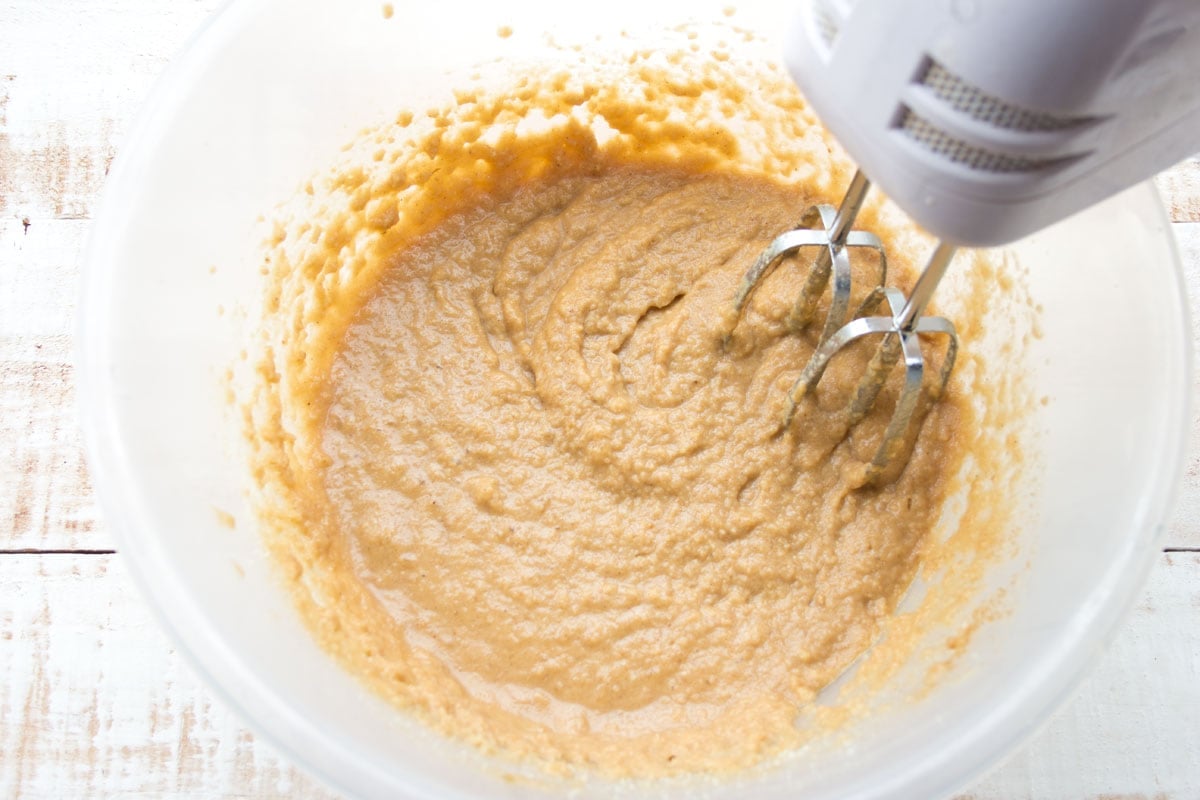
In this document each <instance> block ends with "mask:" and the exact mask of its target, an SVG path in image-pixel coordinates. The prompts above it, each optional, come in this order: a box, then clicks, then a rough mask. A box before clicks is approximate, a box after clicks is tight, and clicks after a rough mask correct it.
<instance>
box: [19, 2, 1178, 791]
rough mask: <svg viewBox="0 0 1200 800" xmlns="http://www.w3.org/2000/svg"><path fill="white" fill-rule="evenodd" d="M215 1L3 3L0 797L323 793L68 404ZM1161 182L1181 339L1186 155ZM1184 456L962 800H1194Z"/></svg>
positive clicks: (72, 399) (217, 3) (71, 401)
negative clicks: (127, 202) (154, 86)
mask: <svg viewBox="0 0 1200 800" xmlns="http://www.w3.org/2000/svg"><path fill="white" fill-rule="evenodd" d="M219 5H220V0H91V2H88V1H86V0H79V1H78V2H68V1H67V0H0V797H20V798H88V797H131V796H140V797H154V798H211V797H245V798H270V797H293V798H327V797H333V795H332V794H330V793H329V792H328V791H327V790H325V789H323V788H321V787H320V786H319V785H318V784H317V783H316V782H315V781H313V780H312V779H311V778H308V777H306V776H305V775H304V774H303V773H301V772H300V771H299V770H297V769H296V768H294V767H293V766H291V765H289V764H288V763H287V762H285V761H284V760H283V759H281V758H280V757H279V756H278V755H276V754H275V753H274V752H273V750H272V749H271V748H270V746H269V745H267V744H265V743H263V742H261V741H259V740H257V739H256V738H255V737H254V736H253V735H252V734H251V733H250V732H248V731H247V729H246V727H245V726H244V725H243V723H242V722H241V721H240V720H239V719H237V718H236V717H235V716H234V715H233V714H232V712H230V711H229V710H227V709H226V708H225V707H224V706H223V705H222V703H221V702H220V701H219V700H218V699H217V698H215V697H214V696H213V694H212V692H211V691H210V690H209V689H208V688H207V687H205V686H204V685H202V684H201V683H200V682H199V681H198V680H197V678H196V677H195V676H194V675H193V674H192V673H191V671H190V669H189V668H188V666H187V665H186V664H184V663H183V662H182V660H181V658H180V657H179V656H178V655H177V654H176V653H175V652H174V650H173V649H172V647H171V644H170V642H169V641H168V640H167V638H166V637H165V635H164V634H163V633H161V632H160V631H159V629H158V627H157V624H156V623H155V621H154V619H153V617H152V614H151V612H150V610H149V609H148V608H147V606H146V605H145V604H144V603H143V601H142V600H141V598H140V597H139V596H138V595H137V593H136V591H135V590H134V588H133V586H132V584H131V582H130V580H129V578H128V576H127V575H126V574H125V572H124V570H123V568H122V562H121V556H120V554H113V553H112V552H111V551H112V548H113V544H112V540H111V539H110V537H109V534H108V532H107V529H106V528H105V525H104V523H103V521H102V520H101V519H100V517H99V514H98V510H97V507H96V503H95V500H94V498H93V496H92V491H91V486H90V484H89V480H88V475H87V469H86V465H85V462H84V458H83V453H82V447H81V441H80V434H79V429H78V423H77V421H76V413H75V408H74V402H75V398H74V390H73V384H72V380H73V377H72V373H73V369H72V365H71V360H72V330H73V324H74V310H75V295H76V291H77V289H76V284H77V280H78V274H79V257H80V250H81V247H82V243H83V240H84V237H85V236H86V234H87V231H88V229H89V225H90V216H91V214H92V212H93V210H94V208H95V204H96V198H97V194H98V192H99V189H100V187H101V186H102V184H103V180H104V175H105V172H106V170H107V168H108V165H109V164H110V163H111V161H112V158H113V156H114V154H115V153H116V151H117V148H118V146H119V140H120V137H121V134H122V132H123V131H124V130H126V128H127V127H128V124H129V122H130V120H131V118H132V116H133V115H134V114H135V113H136V112H137V109H138V107H139V106H140V103H141V101H142V99H143V97H144V96H145V94H146V92H147V91H148V90H149V88H150V85H151V83H152V82H153V80H154V78H155V77H156V76H157V75H158V74H159V73H160V72H161V71H162V69H163V67H164V66H165V65H166V63H167V61H168V59H169V57H170V55H171V54H173V53H175V52H177V51H178V49H179V48H180V47H181V46H182V45H183V43H184V42H185V40H186V38H187V37H188V35H189V34H190V33H191V32H192V31H193V30H194V29H195V28H196V27H197V26H198V25H199V24H200V23H201V22H202V21H203V19H204V18H205V17H206V16H207V14H208V13H210V12H211V11H212V10H213V9H215V8H216V7H217V6H219ZM1158 182H1159V186H1160V188H1161V189H1162V190H1163V193H1164V196H1165V197H1166V199H1167V202H1168V206H1169V209H1170V213H1171V216H1172V219H1173V220H1174V221H1175V222H1176V224H1175V230H1176V233H1177V236H1178V239H1179V243H1180V246H1181V251H1182V253H1183V258H1184V263H1185V265H1186V270H1187V279H1188V284H1189V292H1190V295H1191V297H1192V298H1193V302H1192V306H1193V320H1194V324H1196V322H1195V320H1197V319H1200V314H1198V313H1196V312H1197V310H1200V301H1198V298H1200V160H1198V159H1190V160H1188V161H1186V162H1184V163H1183V164H1181V165H1179V166H1178V167H1176V168H1175V169H1173V170H1171V171H1170V172H1168V173H1165V174H1164V175H1163V176H1160V178H1159V181H1158ZM1195 330H1196V341H1197V342H1198V343H1200V325H1197V327H1196V329H1195ZM1194 394H1197V393H1194ZM1197 411H1198V412H1200V409H1197ZM1191 441H1192V448H1191V457H1190V462H1189V466H1188V470H1187V476H1186V478H1185V481H1184V485H1183V487H1182V489H1181V493H1180V501H1179V505H1178V509H1177V512H1176V514H1175V516H1174V518H1173V521H1172V523H1171V525H1170V527H1169V532H1168V539H1167V548H1168V550H1170V551H1172V552H1164V553H1163V555H1162V556H1161V557H1160V559H1159V563H1158V565H1157V567H1156V569H1155V571H1154V573H1153V574H1152V576H1151V579H1150V583H1149V586H1148V587H1147V589H1146V590H1145V592H1144V595H1143V599H1142V601H1141V603H1140V604H1139V606H1138V608H1137V610H1136V611H1135V612H1134V614H1133V616H1132V617H1131V619H1130V620H1129V621H1128V623H1127V624H1126V625H1125V627H1124V629H1123V631H1122V633H1121V634H1120V636H1119V637H1118V638H1117V640H1116V641H1115V643H1114V644H1113V646H1112V647H1111V648H1110V650H1109V651H1108V653H1107V654H1106V655H1105V656H1104V657H1103V658H1102V659H1101V660H1100V661H1099V663H1098V664H1097V667H1096V669H1095V672H1094V673H1093V674H1092V676H1091V677H1090V678H1089V680H1088V681H1087V682H1086V683H1085V684H1084V685H1083V687H1082V688H1081V689H1080V690H1079V692H1078V693H1077V695H1076V696H1075V698H1074V700H1073V701H1072V702H1071V703H1070V704H1069V705H1068V706H1067V707H1066V708H1064V709H1063V710H1062V711H1060V712H1059V713H1058V714H1057V715H1056V716H1055V717H1054V718H1053V720H1052V721H1051V722H1050V723H1049V725H1048V726H1047V727H1046V728H1045V729H1044V730H1043V731H1042V732H1041V733H1039V734H1038V735H1037V736H1036V737H1035V738H1034V739H1033V740H1032V741H1031V742H1030V743H1029V744H1028V745H1027V746H1026V747H1024V748H1023V749H1022V750H1021V751H1020V752H1019V753H1018V754H1017V755H1015V756H1014V757H1012V758H1011V759H1010V760H1009V761H1007V762H1006V763H1005V764H1003V765H1002V766H1000V767H999V768H998V769H997V770H995V771H994V772H993V773H992V774H991V775H989V776H988V777H987V778H985V779H984V780H982V781H980V782H979V783H978V784H977V785H976V786H975V787H973V788H971V789H969V790H968V791H967V792H965V793H964V794H963V795H962V797H963V798H964V799H965V798H973V800H1023V799H1026V798H1027V799H1028V800H1059V799H1060V798H1061V799H1062V800H1074V799H1075V798H1110V799H1115V798H1128V799H1129V800H1132V798H1145V799H1147V800H1150V799H1151V798H1154V799H1158V798H1172V800H1194V799H1195V798H1200V417H1197V419H1196V423H1195V424H1194V425H1193V428H1192V433H1191Z"/></svg>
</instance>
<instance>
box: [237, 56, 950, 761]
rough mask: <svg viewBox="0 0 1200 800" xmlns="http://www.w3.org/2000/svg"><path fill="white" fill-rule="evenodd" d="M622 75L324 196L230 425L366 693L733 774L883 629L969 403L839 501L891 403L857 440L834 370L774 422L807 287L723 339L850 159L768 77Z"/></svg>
mask: <svg viewBox="0 0 1200 800" xmlns="http://www.w3.org/2000/svg"><path fill="white" fill-rule="evenodd" d="M630 63H631V64H632V66H630V65H629V64H625V65H622V69H624V70H626V72H627V75H626V77H627V80H626V82H625V84H624V85H623V86H622V87H620V88H614V87H613V84H612V83H611V82H609V81H605V80H597V81H595V82H594V83H586V82H585V83H583V84H575V83H572V81H575V80H577V79H576V78H575V77H573V76H572V77H567V76H562V75H558V76H555V75H552V76H547V77H545V78H544V79H539V80H540V81H541V82H539V81H538V80H535V79H532V78H526V79H524V80H525V83H524V84H522V88H524V89H529V91H524V92H517V93H515V94H509V95H505V96H503V97H502V98H500V99H495V98H489V97H486V96H484V95H482V94H481V95H478V96H470V97H468V98H467V99H466V100H465V101H464V100H463V98H460V102H459V103H458V104H457V105H456V106H455V107H454V108H452V109H447V110H445V111H444V112H437V113H433V112H431V115H430V116H431V119H432V123H431V124H430V125H429V126H428V127H427V128H426V129H423V130H420V129H417V127H418V126H417V125H415V124H414V123H413V121H412V118H411V117H410V116H408V115H403V116H402V117H401V118H400V120H398V122H397V126H395V127H394V128H392V129H389V130H385V131H380V132H375V133H374V134H371V135H370V136H368V137H367V139H366V140H365V144H364V145H362V146H361V147H360V148H359V150H358V151H355V152H358V153H360V155H359V157H361V154H368V159H369V160H365V163H366V164H367V166H365V167H362V166H347V167H344V168H342V169H340V170H335V171H334V172H333V173H331V175H332V177H328V178H326V179H324V180H323V181H317V182H315V184H314V185H310V187H309V188H308V191H309V193H310V194H311V195H312V196H313V197H315V198H317V200H316V201H315V203H314V205H313V206H312V207H310V208H309V209H308V210H307V211H306V212H305V214H307V215H308V216H298V217H297V218H296V219H297V221H294V222H292V223H291V224H290V225H286V224H285V225H281V226H280V228H279V230H278V232H277V235H276V239H275V247H274V249H273V250H272V252H271V254H270V256H269V259H268V264H269V265H268V268H267V272H268V274H269V279H268V280H269V283H270V286H271V288H270V290H269V292H268V300H267V316H266V321H265V322H264V340H263V341H264V349H263V353H264V355H263V358H262V360H261V362H260V363H259V365H258V374H259V390H258V392H257V393H256V395H255V398H254V402H253V403H251V404H250V405H249V406H248V420H249V422H250V428H251V431H252V438H253V440H254V442H255V445H256V448H257V449H256V462H255V463H256V469H257V474H256V475H257V482H258V484H259V485H260V487H263V498H261V500H260V506H261V511H262V514H263V517H264V519H265V521H266V523H267V528H268V540H269V542H270V544H271V546H272V549H273V551H274V552H275V554H276V555H277V557H278V558H279V559H280V561H281V563H283V564H284V565H285V571H286V573H287V577H288V580H289V581H290V582H291V583H292V585H293V586H294V588H295V594H296V597H297V602H298V604H299V606H300V608H301V610H302V612H303V613H304V615H305V617H306V619H307V620H308V622H309V624H310V626H311V627H312V628H313V630H314V633H315V634H316V635H317V636H318V637H319V638H320V640H321V641H322V643H323V644H324V646H326V647H327V648H328V649H329V650H330V651H332V652H333V653H335V654H336V655H337V656H338V657H339V658H340V659H341V660H342V661H343V662H344V663H345V664H346V665H347V666H348V668H350V669H352V670H354V671H355V672H356V673H357V674H359V675H360V676H362V677H363V678H364V679H365V680H367V681H368V682H369V683H370V684H371V685H372V686H374V687H375V688H376V689H377V690H378V691H380V692H382V693H383V694H384V695H385V696H387V697H389V698H391V699H392V700H394V701H395V702H396V703H397V704H399V705H401V706H403V707H405V708H409V709H412V710H415V711H416V712H417V713H419V714H420V715H421V716H422V717H423V718H424V719H425V720H427V721H428V722H430V723H431V724H433V725H435V726H437V727H439V728H440V729H442V730H444V731H447V732H449V733H451V734H452V735H455V736H458V737H461V738H465V739H468V740H470V741H473V742H475V743H476V744H478V745H479V746H481V747H483V748H485V749H487V750H490V751H499V752H502V753H504V754H506V755H509V756H516V757H522V758H531V759H533V760H535V761H536V762H538V763H540V764H541V765H543V766H546V767H547V768H550V769H577V768H584V767H586V768H590V769H595V770H598V771H600V772H602V773H605V774H609V775H634V776H655V775H665V774H674V773H680V772H690V771H724V770H729V769H736V768H741V767H745V766H748V765H751V764H754V763H757V762H759V761H761V760H762V759H764V758H766V757H768V756H770V755H772V754H774V753H777V752H779V751H780V750H782V749H784V748H787V747H789V746H793V745H795V744H796V743H797V742H798V741H799V734H798V732H797V730H796V727H795V725H794V720H795V718H796V715H797V712H798V710H799V709H801V708H802V707H804V706H805V704H808V703H810V702H811V701H812V699H813V698H814V696H815V695H816V693H817V692H818V691H819V690H820V689H821V688H822V687H824V686H826V685H827V684H828V683H829V682H830V681H832V680H833V679H834V678H836V677H837V676H838V675H839V673H841V672H842V671H843V670H845V669H846V667H847V666H848V665H849V664H851V662H852V661H853V660H854V659H855V658H856V657H857V656H858V655H859V654H860V653H862V652H863V651H864V650H865V649H866V648H867V647H868V646H869V645H870V644H871V642H872V641H873V640H874V639H875V638H876V637H877V636H878V634H879V632H880V630H881V626H882V624H883V623H884V621H885V620H886V619H887V617H888V615H889V614H890V613H891V612H892V611H893V609H894V607H895V605H896V603H897V601H898V599H899V598H900V596H901V594H902V593H903V592H904V591H905V589H906V587H907V586H908V585H909V583H910V581H911V579H912V577H913V575H914V572H915V570H916V568H917V565H918V561H919V557H920V554H921V550H922V544H923V542H924V540H925V538H926V536H927V534H928V533H929V531H930V530H931V529H932V527H933V526H934V523H935V521H936V520H937V517H938V514H939V512H940V508H941V502H942V498H943V495H944V493H945V490H946V486H947V481H948V476H950V475H953V474H954V472H955V471H956V469H957V467H958V465H959V462H960V460H961V457H962V455H961V448H960V447H958V446H957V441H958V440H959V439H960V438H961V436H962V435H963V433H962V431H961V430H960V429H961V428H962V427H963V425H964V424H965V423H964V419H965V416H964V414H963V413H962V409H960V407H959V405H960V404H959V401H958V399H957V396H956V395H955V393H954V392H953V390H952V391H951V392H950V393H949V396H948V397H947V398H945V399H944V400H943V401H942V402H941V403H939V404H938V405H937V406H936V407H934V408H933V409H932V410H931V412H930V414H929V415H928V417H927V418H926V420H925V423H924V428H923V431H922V434H921V438H920V441H919V444H918V446H917V448H916V450H915V451H914V453H913V455H912V457H911V459H910V461H909V464H908V466H907V468H906V469H905V471H904V472H903V474H902V475H901V476H900V478H899V479H898V480H897V481H895V482H894V483H891V484H889V485H886V486H884V487H881V488H878V489H862V488H858V487H857V486H856V485H855V483H854V482H853V478H852V476H853V475H854V474H855V469H854V466H855V465H856V464H858V463H860V462H861V460H862V459H863V458H864V457H869V455H870V453H871V447H872V444H873V443H872V441H871V439H872V436H873V435H874V434H875V433H877V430H878V427H879V426H880V425H881V424H882V422H884V421H886V415H887V414H889V413H890V408H889V407H888V406H887V403H886V402H884V403H883V404H882V405H883V407H882V408H881V409H880V413H881V414H882V415H883V416H881V418H880V419H879V420H873V421H872V420H869V421H868V423H867V424H865V425H864V426H862V427H861V428H860V429H856V431H855V432H854V433H853V434H852V435H851V437H850V438H849V439H847V440H845V441H843V431H842V430H841V429H840V428H839V427H838V426H837V424H836V422H837V410H836V409H837V406H838V403H839V397H838V396H839V394H840V395H844V393H845V392H847V391H849V388H850V387H851V386H852V385H853V381H854V379H855V378H856V377H857V375H858V374H860V372H861V370H862V363H861V360H859V361H856V356H854V355H851V356H848V357H846V358H844V359H841V361H840V363H839V366H838V367H837V368H835V369H834V370H833V372H831V374H830V376H829V377H828V378H827V379H826V381H825V382H824V383H823V384H822V389H821V392H820V393H818V397H817V399H816V402H810V403H808V406H807V407H806V410H805V412H804V413H803V414H802V415H801V418H800V419H798V420H797V422H796V423H795V424H794V426H793V427H792V428H791V429H789V430H784V431H781V430H780V419H781V417H782V415H783V407H784V402H785V394H786V390H787V388H788V387H789V386H790V384H791V382H792V381H794V380H795V377H796V375H797V374H798V372H799V370H800V369H801V368H802V366H803V364H804V363H805V361H806V359H807V357H808V355H809V353H810V352H811V351H812V349H813V346H814V341H813V339H812V335H813V334H812V333H808V334H805V335H797V334H796V333H794V332H792V331H790V330H789V329H788V327H787V325H786V322H785V320H786V318H787V316H788V312H789V310H790V306H791V303H792V301H793V300H794V298H795V297H796V294H797V291H798V288H799V284H800V281H801V279H802V278H803V271H802V269H801V268H800V267H799V266H797V265H795V264H787V263H785V264H784V265H783V266H782V267H781V268H780V269H779V270H777V273H776V275H774V276H772V278H771V279H769V280H768V281H767V282H766V283H765V284H764V285H763V286H762V287H761V288H760V290H759V291H758V292H757V293H756V295H755V299H754V301H753V303H752V304H751V306H750V308H749V309H748V312H747V314H746V316H745V318H744V319H743V320H742V322H741V323H740V324H739V325H738V327H737V328H736V330H735V331H734V332H733V338H732V341H731V342H729V343H726V342H725V338H726V335H727V334H728V333H729V313H728V311H729V308H730V305H731V302H732V298H733V296H734V293H735V291H736V287H737V283H738V281H739V279H740V277H741V275H742V274H743V273H744V271H745V270H746V268H747V267H748V265H750V264H751V263H752V262H753V261H754V259H755V257H756V256H757V255H758V253H759V252H760V251H761V250H762V249H763V247H764V246H765V245H766V244H767V243H768V242H769V241H770V240H771V239H772V238H773V237H774V236H776V235H777V234H779V233H780V232H782V231H784V230H786V229H787V228H789V227H791V226H793V225H794V224H795V222H796V220H797V219H798V217H799V215H800V213H801V212H802V211H803V209H804V208H806V207H807V206H809V205H810V204H812V203H813V202H818V201H825V202H827V201H830V200H832V199H834V197H833V195H834V190H835V188H836V187H840V186H842V185H844V181H845V176H846V171H847V165H846V164H844V163H842V162H839V161H838V160H837V159H836V157H835V156H834V155H832V154H831V152H832V145H831V143H830V142H828V141H827V140H826V138H825V137H824V134H823V133H821V132H820V131H819V129H818V128H817V127H816V126H815V125H814V124H813V123H812V118H811V114H809V112H808V111H807V109H806V108H805V107H804V106H803V103H802V101H801V100H800V99H799V97H798V95H796V93H795V91H794V89H792V88H791V85H790V82H788V81H787V80H786V78H784V77H782V76H781V75H779V74H778V73H775V72H770V71H767V72H765V73H762V72H759V73H755V74H753V75H750V76H747V75H746V74H742V73H739V72H737V68H735V67H733V66H730V65H729V64H719V63H716V62H712V61H711V60H709V61H704V60H688V59H682V60H675V61H671V62H670V63H668V64H666V65H663V64H651V63H650V59H649V56H646V57H645V58H641V59H638V60H634V61H632V62H630ZM747 85H753V86H755V87H756V89H755V91H756V93H757V94H758V95H759V96H760V99H758V100H755V101H752V100H750V99H748V98H747V97H746V95H745V89H744V88H743V87H745V86H747ZM680 86H684V87H687V86H693V87H696V88H697V90H698V91H696V92H695V93H692V94H689V93H687V92H682V91H680ZM531 87H532V88H531ZM663 87H671V88H670V90H669V91H667V90H664V89H663ZM714 87H715V88H714ZM700 90H702V91H700ZM514 97H520V98H523V99H521V100H520V102H518V101H517V100H514ZM706 104H709V105H706ZM711 104H717V105H721V104H724V106H723V107H727V108H736V109H738V113H739V115H740V121H739V123H738V124H739V125H744V124H745V123H746V122H747V121H748V122H749V123H750V127H749V128H743V129H740V130H737V131H736V133H737V135H736V136H735V135H734V128H733V126H731V125H730V124H729V123H728V122H727V121H724V120H722V118H720V117H716V118H714V117H713V115H712V114H710V113H709V112H710V107H709V106H711ZM535 112H536V113H535ZM648 112H653V113H648ZM678 113H683V114H685V115H690V119H688V120H685V122H686V123H687V124H670V125H668V124H666V123H667V121H669V120H671V119H672V115H677V114H678ZM556 115H557V116H556ZM531 118H536V119H539V120H542V121H543V122H542V124H541V125H539V126H536V127H535V128H534V129H532V130H526V131H521V130H520V129H519V126H518V125H516V124H515V122H514V120H521V119H525V120H528V119H531ZM547 120H548V121H547ZM601 122H602V124H600V123H601ZM406 129H408V130H411V131H412V132H411V133H410V135H409V137H408V138H403V137H399V136H398V135H397V131H400V130H406ZM783 134H787V135H786V136H785V135H783ZM747 137H750V138H753V137H759V138H760V139H762V140H763V141H767V142H770V143H773V144H774V145H775V146H773V147H770V148H762V149H760V150H750V149H748V148H746V147H745V146H744V145H743V144H741V143H739V142H740V141H744V140H745V139H746V138H747ZM348 163H351V160H350V159H348ZM372 165H374V166H372ZM865 214H866V216H865V217H864V218H863V220H865V221H866V224H868V225H872V226H873V228H874V230H876V232H877V233H879V234H881V235H882V236H883V238H884V241H885V245H887V246H888V249H889V250H890V251H891V252H893V253H897V254H903V253H904V252H905V251H906V250H907V249H908V248H907V245H904V244H897V243H896V242H895V241H889V239H890V237H892V236H893V233H894V232H890V231H889V230H888V229H887V226H886V225H885V224H884V223H883V222H882V221H881V220H880V219H879V218H876V217H875V216H874V214H873V212H872V211H870V210H868V211H867V212H865ZM907 268H908V265H906V264H905V263H904V261H903V259H902V258H901V257H900V256H899V255H898V256H897V258H896V259H895V263H893V265H892V269H893V271H896V270H899V272H900V274H901V275H902V274H903V273H904V271H905V269H907ZM892 282H893V283H896V282H899V283H904V280H903V279H897V278H896V277H893V278H892ZM818 327H819V326H818ZM858 355H859V356H862V355H864V354H858ZM826 387H828V388H826ZM860 451H861V452H860Z"/></svg>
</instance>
